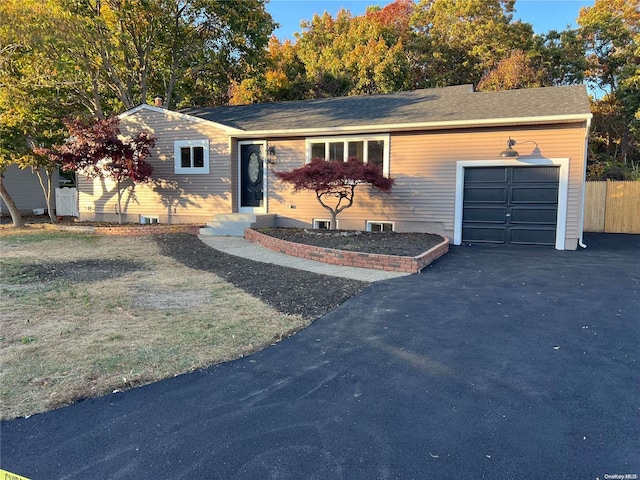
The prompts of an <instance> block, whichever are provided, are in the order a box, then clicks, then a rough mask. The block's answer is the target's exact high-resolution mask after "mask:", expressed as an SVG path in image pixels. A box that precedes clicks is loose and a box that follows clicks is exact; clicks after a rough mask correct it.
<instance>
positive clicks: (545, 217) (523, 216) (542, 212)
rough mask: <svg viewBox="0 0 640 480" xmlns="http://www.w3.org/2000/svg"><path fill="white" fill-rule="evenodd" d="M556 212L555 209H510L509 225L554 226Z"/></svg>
mask: <svg viewBox="0 0 640 480" xmlns="http://www.w3.org/2000/svg"><path fill="white" fill-rule="evenodd" d="M556 221H557V210H556V209H555V208H512V209H511V219H510V223H512V224H519V223H528V224H546V225H552V226H555V224H556Z"/></svg>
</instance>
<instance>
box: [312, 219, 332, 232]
mask: <svg viewBox="0 0 640 480" xmlns="http://www.w3.org/2000/svg"><path fill="white" fill-rule="evenodd" d="M319 222H327V223H328V224H329V230H331V220H330V219H328V218H314V219H313V224H312V225H313V228H314V229H318V228H320V227H318V223H319Z"/></svg>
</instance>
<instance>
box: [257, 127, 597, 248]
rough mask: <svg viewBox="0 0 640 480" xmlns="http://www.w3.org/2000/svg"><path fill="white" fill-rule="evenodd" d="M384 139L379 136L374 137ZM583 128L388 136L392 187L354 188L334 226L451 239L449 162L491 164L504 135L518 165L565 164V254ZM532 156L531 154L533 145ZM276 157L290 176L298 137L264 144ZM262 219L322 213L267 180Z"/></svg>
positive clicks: (300, 218)
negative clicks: (387, 227)
mask: <svg viewBox="0 0 640 480" xmlns="http://www.w3.org/2000/svg"><path fill="white" fill-rule="evenodd" d="M381 133H384V132H381ZM585 135H586V131H585V125H584V123H581V124H565V125H557V126H540V127H528V128H522V129H505V128H503V129H500V130H497V129H489V128H476V129H465V130H455V131H442V130H440V131H433V132H420V133H393V134H392V135H391V144H390V172H391V176H392V177H393V178H394V179H395V184H394V186H393V188H392V190H391V192H390V193H388V194H384V193H379V192H376V191H370V189H369V188H368V187H365V186H362V187H358V191H357V192H356V197H355V201H354V206H353V207H351V208H349V209H347V210H344V211H343V212H342V213H340V215H338V224H339V227H340V228H361V229H363V230H364V228H365V222H366V220H377V221H385V220H387V221H394V222H395V227H396V230H398V231H432V232H433V233H439V234H443V235H447V236H449V237H450V238H453V230H454V220H455V218H454V217H455V199H456V191H455V189H456V162H457V161H459V160H466V161H471V160H480V161H481V160H499V159H500V157H499V153H500V151H502V150H503V149H504V148H505V147H506V143H507V139H508V138H509V137H511V138H513V139H515V140H516V141H517V142H518V143H517V144H516V146H515V147H514V148H515V149H516V150H517V151H518V152H519V153H520V161H522V162H523V164H526V158H527V156H530V157H534V156H535V157H539V156H540V155H541V156H543V157H546V158H568V159H569V160H570V162H569V185H568V211H567V223H566V240H567V248H575V244H576V243H577V240H578V239H579V237H580V233H579V229H580V205H581V196H582V187H581V185H582V178H583V177H582V176H583V171H584V141H585ZM525 141H533V142H536V143H537V144H538V148H539V153H536V154H534V153H533V151H534V148H535V144H534V143H523V142H525ZM270 145H273V146H275V147H276V150H277V152H278V161H277V165H276V167H275V168H276V169H277V170H291V169H293V168H297V167H299V166H302V165H303V164H304V161H305V142H304V139H287V140H277V141H271V142H270ZM269 188H270V193H269V195H270V198H269V213H277V214H278V215H279V221H280V223H281V224H282V225H292V224H296V223H298V224H305V225H308V226H309V225H311V222H312V220H313V219H314V218H327V217H328V212H327V211H326V210H325V209H323V208H322V207H321V206H320V205H319V204H318V202H317V200H316V198H315V195H314V194H313V193H310V192H298V193H296V194H293V193H291V189H290V188H289V187H288V186H286V185H282V184H280V182H278V181H276V180H275V178H274V176H273V175H270V177H269Z"/></svg>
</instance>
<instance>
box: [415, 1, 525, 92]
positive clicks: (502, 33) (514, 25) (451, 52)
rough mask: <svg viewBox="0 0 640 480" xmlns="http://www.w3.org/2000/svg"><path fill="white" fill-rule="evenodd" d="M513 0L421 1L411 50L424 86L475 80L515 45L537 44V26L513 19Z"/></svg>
mask: <svg viewBox="0 0 640 480" xmlns="http://www.w3.org/2000/svg"><path fill="white" fill-rule="evenodd" d="M514 5H515V0H420V1H419V2H418V3H417V6H416V13H415V14H414V16H413V19H412V27H413V29H414V31H415V32H416V35H415V38H414V40H413V43H412V45H411V47H410V48H412V49H413V50H414V51H415V57H416V58H417V61H418V62H419V64H420V66H421V70H422V73H421V77H420V78H418V79H416V80H417V83H418V84H419V85H421V86H426V87H442V86H448V85H461V84H465V83H473V84H476V83H478V81H479V80H480V78H481V77H482V75H483V74H484V73H486V72H487V71H489V70H491V69H493V68H495V67H496V66H497V64H498V62H500V60H502V59H503V58H505V57H507V56H509V54H510V53H511V52H512V51H513V50H516V49H520V50H523V51H528V50H530V48H531V47H532V45H533V28H532V26H531V25H530V24H528V23H522V22H513V21H512V20H513V13H514V11H515V8H514Z"/></svg>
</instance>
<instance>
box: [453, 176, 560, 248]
mask: <svg viewBox="0 0 640 480" xmlns="http://www.w3.org/2000/svg"><path fill="white" fill-rule="evenodd" d="M559 172H560V169H559V168H558V167H547V166H540V167H538V166H535V167H478V168H466V169H465V173H464V211H463V214H462V241H463V243H511V244H524V245H551V246H553V245H555V243H556V223H557V215H558V181H559Z"/></svg>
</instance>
